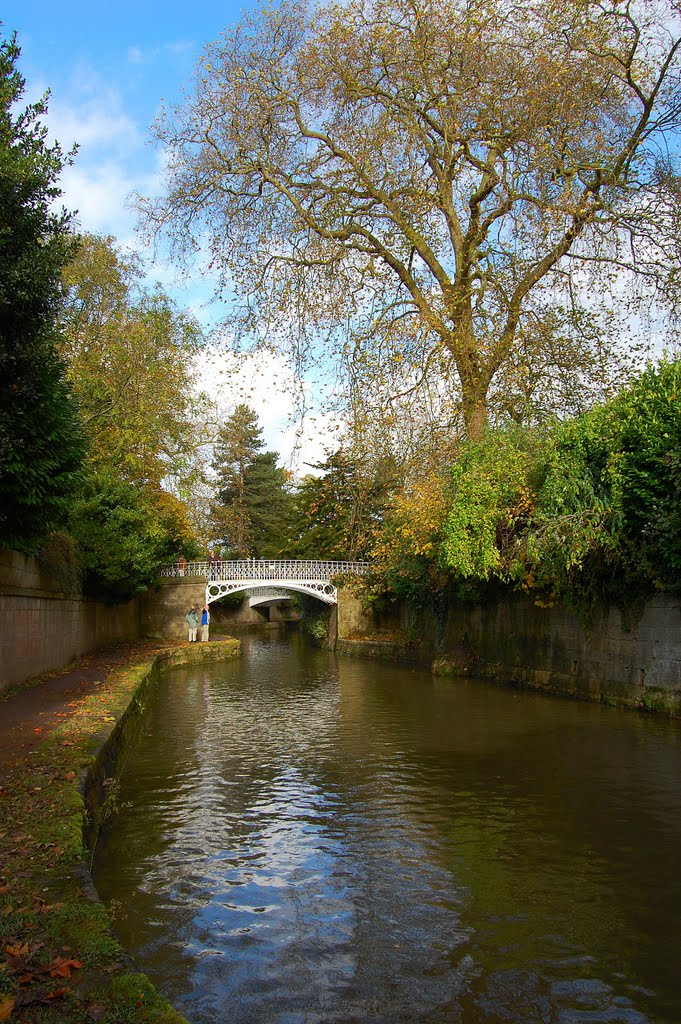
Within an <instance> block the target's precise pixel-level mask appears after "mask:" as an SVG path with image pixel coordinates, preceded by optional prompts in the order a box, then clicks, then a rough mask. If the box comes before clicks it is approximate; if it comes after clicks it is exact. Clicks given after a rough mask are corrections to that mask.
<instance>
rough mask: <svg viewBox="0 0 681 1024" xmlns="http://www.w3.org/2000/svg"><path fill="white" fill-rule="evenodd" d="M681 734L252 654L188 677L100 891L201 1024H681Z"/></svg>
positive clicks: (283, 650) (139, 770) (280, 645)
mask: <svg viewBox="0 0 681 1024" xmlns="http://www.w3.org/2000/svg"><path fill="white" fill-rule="evenodd" d="M680 779H681V730H680V729H679V726H678V724H677V723H670V722H668V721H659V720H655V719H652V718H646V717H642V716H639V715H637V714H634V713H631V712H622V711H617V710H613V709H609V708H603V707H600V706H595V705H588V704H577V703H571V702H568V701H563V700H558V699H551V698H546V697H541V696H537V695H535V694H529V693H518V692H516V691H513V690H510V689H504V688H502V687H497V686H493V685H490V684H485V683H480V682H476V681H470V680H465V681H464V680H460V681H451V680H442V679H434V678H432V677H431V676H430V675H429V674H428V673H425V672H423V671H420V670H410V669H404V668H395V667H394V666H386V665H381V664H376V663H373V662H368V661H355V660H351V659H344V660H343V659H337V658H336V657H335V656H334V655H333V654H331V653H329V652H326V651H321V650H311V649H309V648H306V647H305V646H304V644H303V643H302V641H301V640H300V639H299V638H297V637H293V638H286V637H282V635H281V634H274V633H272V634H268V635H266V636H264V637H248V636H245V637H244V638H243V657H242V659H241V660H240V662H234V663H226V664H221V665H207V666H201V667H198V668H193V669H183V670H178V671H176V672H175V673H174V674H173V675H172V676H169V677H168V678H167V681H165V682H164V683H163V685H162V686H161V687H160V688H159V691H158V692H157V694H156V696H155V698H154V700H153V703H152V705H151V706H150V708H149V711H148V715H147V718H146V721H145V727H144V729H143V732H142V733H141V735H140V736H139V738H138V741H137V743H136V745H135V747H134V748H133V750H132V751H131V752H130V756H129V758H128V760H127V763H126V766H125V771H124V775H123V779H122V790H121V800H122V801H123V802H124V803H125V804H127V805H128V806H126V807H124V809H123V811H122V812H121V814H120V815H119V816H118V818H117V820H116V822H115V824H114V826H113V827H112V828H111V829H110V830H109V831H108V833H107V834H106V835H105V836H104V837H102V840H101V841H100V844H99V846H98V856H97V862H96V865H95V878H96V883H97V886H98V889H99V891H100V893H101V895H102V897H103V898H104V899H105V900H106V901H110V900H115V901H116V907H117V908H118V910H117V913H118V918H117V930H118V932H119V934H120V937H121V939H122V941H123V943H124V944H125V945H126V947H127V948H128V949H129V950H130V952H131V953H132V954H133V955H134V956H135V957H136V959H137V961H138V963H139V964H140V966H141V967H142V969H144V970H145V971H146V972H147V973H148V974H149V975H150V977H151V978H152V979H153V980H154V981H155V982H156V984H157V985H158V987H159V988H160V989H161V990H162V991H163V992H164V993H165V994H166V995H167V996H168V997H169V998H170V999H171V1000H172V1001H173V1002H174V1004H175V1005H176V1006H177V1007H178V1008H179V1009H180V1010H181V1011H182V1012H183V1013H184V1014H185V1015H186V1016H187V1017H188V1018H189V1020H190V1021H192V1022H193V1024H208V1022H211V1024H213V1022H216V1021H223V1020H224V1021H230V1022H234V1024H261V1022H268V1024H270V1022H276V1024H303V1022H304V1024H317V1022H319V1024H322V1022H324V1024H327V1022H329V1024H331V1022H347V1024H349V1022H368V1021H371V1022H385V1024H399V1022H412V1021H413V1022H417V1021H418V1022H456V1024H498V1022H519V1024H520V1022H522V1024H534V1022H537V1024H540V1022H541V1024H554V1022H555V1024H586V1022H599V1024H600V1022H609V1024H610V1022H612V1024H619V1022H622V1024H677V1022H678V1021H680V1020H681V991H680V990H679V985H678V976H679V974H678V972H679V952H680V951H681V926H680V924H679V922H680V921H681V872H680V870H679V863H680V859H679V854H680V853H681V813H680V812H681V788H680V786H679V780H680Z"/></svg>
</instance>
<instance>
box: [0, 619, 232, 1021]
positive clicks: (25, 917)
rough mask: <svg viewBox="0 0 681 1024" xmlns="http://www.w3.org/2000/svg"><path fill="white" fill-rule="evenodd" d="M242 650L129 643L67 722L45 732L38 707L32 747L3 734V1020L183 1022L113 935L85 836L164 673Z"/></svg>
mask: <svg viewBox="0 0 681 1024" xmlns="http://www.w3.org/2000/svg"><path fill="white" fill-rule="evenodd" d="M238 652H239V642H238V641H237V640H233V639H231V638H224V639H222V640H220V641H215V642H210V643H197V644H193V645H191V646H190V645H188V644H186V643H179V642H175V643H172V642H165V643H164V644H158V643H156V644H153V643H146V644H144V643H137V644H134V645H129V646H128V647H127V648H121V650H120V657H119V659H118V664H117V666H116V668H115V669H114V670H113V671H111V672H109V673H108V674H107V675H102V678H101V679H93V680H91V682H90V684H89V686H88V691H89V692H87V693H85V692H80V693H79V696H78V698H77V699H75V700H72V701H67V702H66V703H65V705H64V710H63V711H62V712H57V713H56V715H57V718H59V719H61V720H62V724H61V725H59V726H57V727H56V728H55V729H54V730H53V731H50V732H49V735H48V727H47V726H46V724H45V722H46V719H44V718H41V717H40V716H39V713H37V712H36V716H35V720H34V724H33V725H32V730H33V733H34V737H35V739H36V740H38V741H39V742H38V743H37V744H35V745H34V746H33V749H31V750H26V749H25V747H23V748H22V751H21V754H20V755H19V756H16V757H12V756H11V753H10V751H9V749H8V742H7V737H5V743H4V744H3V746H4V750H3V753H4V755H5V756H4V757H3V765H2V777H1V782H0V788H1V792H0V797H1V798H2V803H3V820H4V822H5V823H6V824H3V826H2V827H0V935H1V938H2V950H3V958H2V960H0V1020H7V1019H11V1020H12V1021H14V1020H16V1021H17V1022H24V1021H25V1022H27V1024H28V1022H29V1021H31V1022H33V1021H38V1020H39V1021H40V1022H45V1024H48V1022H51V1021H61V1022H68V1024H70V1022H74V1024H75V1022H81V1021H83V1020H104V1021H114V1020H119V1019H121V1020H122V1019H131V1020H132V1019H134V1020H135V1021H139V1022H150V1024H182V1021H183V1019H184V1018H182V1017H181V1015H180V1014H178V1013H177V1012H176V1011H175V1010H173V1008H172V1007H171V1006H170V1005H169V1004H168V1003H167V1002H166V1001H165V1000H163V999H162V998H161V997H160V996H159V995H158V994H157V993H156V992H155V990H154V988H153V986H152V985H151V984H150V983H149V981H148V980H147V979H146V977H145V976H144V975H143V974H140V973H139V972H138V971H137V970H136V969H135V967H134V965H133V964H132V963H131V962H130V960H129V958H128V957H127V956H126V954H125V953H124V951H123V950H122V948H121V947H120V945H119V943H118V942H117V941H116V940H115V939H114V938H113V934H112V930H111V920H110V918H109V915H108V913H107V911H106V910H105V908H104V906H103V905H102V904H101V903H100V902H99V900H98V899H97V896H96V893H95V891H94V887H93V886H92V882H91V880H90V876H89V861H90V850H89V849H88V848H87V846H86V843H85V835H84V833H85V832H87V833H88V835H89V837H90V842H91V843H92V842H96V833H97V829H98V827H99V826H100V825H101V824H102V823H103V821H104V820H106V818H107V817H109V816H111V815H112V814H114V813H115V812H116V809H117V798H116V784H115V782H114V781H113V780H114V779H115V777H116V774H117V771H118V765H119V763H120V761H121V760H122V759H123V757H124V754H125V751H126V749H127V746H128V744H129V743H130V742H131V740H132V738H133V737H134V735H135V733H136V731H137V728H138V726H139V722H140V719H141V717H142V715H143V712H144V709H145V706H146V701H147V699H148V697H149V695H150V694H151V693H152V692H153V691H154V689H156V688H157V687H158V686H159V684H160V685H162V683H163V679H164V677H165V674H166V672H167V671H168V669H170V668H175V667H177V666H181V665H192V664H194V665H197V664H202V663H207V662H215V661H219V660H225V659H230V658H234V657H236V656H237V655H238ZM126 654H127V658H126ZM102 660H103V661H105V659H104V658H103V659H102ZM111 660H112V657H111V655H110V656H109V660H108V661H107V662H106V663H107V664H110V663H111ZM113 660H114V661H115V660H116V659H113ZM73 671H74V674H77V673H78V671H79V670H78V669H76V670H73ZM19 696H24V695H19ZM13 699H16V698H8V700H7V701H6V702H5V703H6V706H8V705H9V703H10V702H11V701H12V700H13ZM24 724H26V723H24ZM43 731H44V732H45V738H43ZM84 822H85V823H86V827H85V829H84Z"/></svg>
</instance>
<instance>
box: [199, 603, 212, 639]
mask: <svg viewBox="0 0 681 1024" xmlns="http://www.w3.org/2000/svg"><path fill="white" fill-rule="evenodd" d="M209 628H210V612H209V611H208V605H207V604H204V606H203V611H202V612H201V639H202V640H207V639H208V630H209Z"/></svg>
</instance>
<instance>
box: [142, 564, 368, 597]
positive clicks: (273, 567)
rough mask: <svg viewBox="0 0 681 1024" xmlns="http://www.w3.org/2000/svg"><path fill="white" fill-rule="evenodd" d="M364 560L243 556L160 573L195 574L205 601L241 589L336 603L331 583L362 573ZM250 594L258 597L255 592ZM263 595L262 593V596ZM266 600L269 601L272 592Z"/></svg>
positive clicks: (366, 569) (366, 566)
mask: <svg viewBox="0 0 681 1024" xmlns="http://www.w3.org/2000/svg"><path fill="white" fill-rule="evenodd" d="M368 571H369V563H368V562H322V561H303V560H298V559H289V560H287V561H276V560H273V559H267V558H260V559H255V558H243V559H241V560H240V561H236V562H226V561H225V562H222V561H212V562H175V564H174V565H171V566H170V567H169V568H168V569H164V570H163V571H162V572H161V576H195V577H203V578H204V579H205V580H206V603H207V604H210V603H211V602H212V601H218V600H219V599H220V598H221V597H225V596H226V595H227V594H238V593H239V592H241V591H254V592H258V591H260V592H262V591H263V590H264V589H269V590H272V589H274V590H276V591H277V592H278V597H279V598H280V599H281V597H286V596H288V595H287V594H281V591H291V590H293V591H297V592H298V593H300V594H309V595H310V596H311V597H316V598H317V599H318V600H319V601H324V602H325V603H326V604H337V602H338V589H337V587H336V585H335V583H334V582H333V581H334V580H336V579H338V577H341V576H364V575H365V573H367V572H368ZM253 596H258V595H257V593H255V594H253ZM263 596H264V595H263ZM269 600H270V601H271V600H273V597H272V595H270V596H269Z"/></svg>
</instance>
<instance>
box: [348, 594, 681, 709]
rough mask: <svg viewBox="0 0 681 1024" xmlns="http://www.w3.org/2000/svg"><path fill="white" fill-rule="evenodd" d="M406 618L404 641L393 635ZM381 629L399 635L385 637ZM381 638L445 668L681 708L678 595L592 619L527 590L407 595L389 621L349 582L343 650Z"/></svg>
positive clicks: (370, 645) (398, 653) (406, 656)
mask: <svg viewBox="0 0 681 1024" xmlns="http://www.w3.org/2000/svg"><path fill="white" fill-rule="evenodd" d="M396 619H399V627H400V629H401V631H402V634H403V636H404V643H403V644H402V645H399V644H396V643H395V638H394V635H393V634H394V630H395V625H396ZM381 631H384V632H385V634H386V638H388V637H389V639H386V642H385V643H384V644H382V643H381V640H380V634H381ZM362 633H364V634H365V635H366V639H365V640H364V641H362V640H361V639H358V637H361V636H362ZM349 634H350V642H349V643H348V642H347V641H348V635H349ZM352 634H354V639H353V637H352ZM377 643H378V644H379V651H381V652H382V656H383V657H388V658H393V659H394V658H400V659H403V660H412V661H418V662H420V663H421V664H424V665H431V664H432V666H433V669H434V671H436V672H438V673H441V674H449V675H477V676H480V677H484V678H494V679H499V680H500V681H506V682H511V683H515V684H519V685H522V686H528V687H532V688H534V689H541V690H546V691H548V692H552V693H560V694H565V695H568V696H573V697H580V698H583V699H588V700H598V701H602V702H606V703H614V704H620V705H623V706H627V707H640V708H646V709H649V710H659V711H665V712H668V713H670V714H675V715H678V714H681V600H680V599H679V598H677V597H673V596H672V595H669V594H659V595H657V596H655V597H653V598H652V599H651V600H650V601H648V603H647V604H646V605H645V607H644V608H643V609H642V610H641V614H640V615H638V616H636V617H632V618H631V621H629V622H626V621H623V618H622V615H621V614H620V612H619V611H618V610H616V609H609V610H605V609H600V610H599V611H597V612H596V614H595V615H594V617H593V620H592V622H591V624H590V626H589V627H588V628H584V626H583V625H582V624H581V623H580V621H579V620H578V618H577V617H576V616H575V615H574V614H573V613H572V612H570V611H569V610H568V609H566V608H563V607H561V606H555V607H551V608H541V607H538V606H537V605H535V604H534V603H533V601H531V600H530V599H528V598H524V597H521V596H518V595H509V596H507V597H506V598H504V599H500V600H497V601H494V602H490V603H489V604H486V605H465V604H463V603H461V602H457V603H452V604H451V605H450V606H449V607H448V608H447V609H445V610H443V612H442V614H440V615H439V616H436V615H435V614H434V613H432V612H428V613H417V612H416V611H415V610H414V609H413V608H410V607H409V606H408V605H406V604H403V605H401V606H400V607H399V608H398V609H397V612H396V613H393V614H392V615H391V616H390V617H389V618H388V619H386V621H385V622H384V621H382V619H381V616H377V615H376V614H375V613H374V612H365V611H364V610H363V609H362V606H361V604H360V602H359V601H358V600H357V599H356V598H354V597H353V596H352V595H351V594H349V593H348V592H347V591H343V592H342V594H341V596H340V598H339V608H338V645H337V649H338V650H341V651H350V650H354V651H358V652H359V648H360V647H363V648H365V650H364V651H363V653H365V655H367V656H376V649H375V648H376V644H377Z"/></svg>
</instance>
